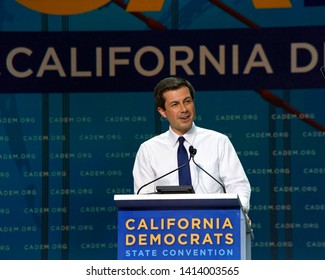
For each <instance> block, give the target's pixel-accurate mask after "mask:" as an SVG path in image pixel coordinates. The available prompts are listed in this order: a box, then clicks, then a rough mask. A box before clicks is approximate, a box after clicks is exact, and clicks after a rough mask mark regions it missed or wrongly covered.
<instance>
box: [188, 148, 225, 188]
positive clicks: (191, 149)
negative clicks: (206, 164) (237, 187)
mask: <svg viewBox="0 0 325 280" xmlns="http://www.w3.org/2000/svg"><path fill="white" fill-rule="evenodd" d="M189 152H190V159H191V158H192V159H193V162H194V164H195V165H196V166H197V167H198V168H200V169H201V170H202V171H204V172H205V173H206V174H208V175H209V176H210V177H211V178H212V179H213V180H214V181H216V182H217V183H218V184H219V185H220V186H221V187H222V190H223V192H224V193H226V188H225V186H224V185H223V184H221V183H220V182H219V181H218V180H217V179H216V178H214V177H213V176H212V175H211V174H210V173H208V172H207V171H205V170H204V169H203V168H202V167H201V166H200V165H199V164H197V163H196V162H195V160H194V156H195V155H196V152H197V150H196V149H194V147H193V146H190V148H189Z"/></svg>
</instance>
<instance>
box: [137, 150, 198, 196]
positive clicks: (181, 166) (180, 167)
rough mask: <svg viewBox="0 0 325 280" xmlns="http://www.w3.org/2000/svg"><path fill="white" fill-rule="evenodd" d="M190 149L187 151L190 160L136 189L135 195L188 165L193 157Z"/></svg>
mask: <svg viewBox="0 0 325 280" xmlns="http://www.w3.org/2000/svg"><path fill="white" fill-rule="evenodd" d="M191 147H192V146H191ZM191 147H190V149H189V151H190V158H189V159H188V161H187V162H185V163H184V164H182V165H180V166H178V167H177V168H176V169H174V170H172V171H169V172H168V173H166V174H164V175H162V176H160V177H158V178H156V179H154V180H152V181H150V182H149V183H146V184H144V185H143V186H141V187H140V188H139V189H138V191H137V194H139V193H140V191H141V190H142V189H143V188H144V187H146V186H148V185H150V184H152V183H154V182H156V181H158V180H160V179H162V178H164V177H166V176H167V175H169V174H171V173H173V172H175V171H177V170H179V169H182V168H183V167H184V166H186V165H188V164H189V163H190V161H191V159H192V158H193V155H192V153H191ZM192 148H193V147H192Z"/></svg>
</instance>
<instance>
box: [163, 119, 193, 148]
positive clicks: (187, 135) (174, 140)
mask: <svg viewBox="0 0 325 280" xmlns="http://www.w3.org/2000/svg"><path fill="white" fill-rule="evenodd" d="M195 133H196V126H195V124H194V123H193V124H192V128H191V129H190V130H189V131H188V132H186V133H185V134H184V135H183V137H184V138H185V141H186V142H188V143H189V144H190V145H193V141H194V137H195ZM168 134H169V139H170V142H171V144H172V145H173V146H175V145H178V138H179V135H178V134H176V133H175V132H174V131H173V130H172V129H171V127H170V126H169V131H168Z"/></svg>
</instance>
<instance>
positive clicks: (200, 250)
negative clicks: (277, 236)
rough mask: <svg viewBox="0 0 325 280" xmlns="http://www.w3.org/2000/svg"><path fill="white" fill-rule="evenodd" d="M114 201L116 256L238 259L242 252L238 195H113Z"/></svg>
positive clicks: (127, 257) (166, 258) (133, 257)
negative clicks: (116, 231)
mask: <svg viewBox="0 0 325 280" xmlns="http://www.w3.org/2000/svg"><path fill="white" fill-rule="evenodd" d="M213 198H214V199H213ZM115 200H116V203H117V206H118V259H120V260H139V259H150V260H152V259H157V260H171V259H175V260H177V259H182V260H184V259H191V260H193V259H200V260H202V259H209V260H212V259H214V260H238V259H242V258H243V257H245V255H246V253H245V254H243V252H242V250H243V249H245V248H244V247H245V246H243V244H242V241H243V236H242V235H243V234H244V236H246V232H245V231H244V232H243V229H242V226H243V223H242V219H243V217H242V213H241V208H240V204H239V202H238V198H237V196H233V195H231V196H229V195H228V196H227V197H225V196H221V197H220V196H218V199H217V198H216V197H214V195H208V196H205V195H195V194H186V195H184V194H181V195H170V194H169V195H162V194H159V195H117V196H116V197H115ZM244 243H245V242H244ZM245 245H246V243H245ZM245 258H246V257H245Z"/></svg>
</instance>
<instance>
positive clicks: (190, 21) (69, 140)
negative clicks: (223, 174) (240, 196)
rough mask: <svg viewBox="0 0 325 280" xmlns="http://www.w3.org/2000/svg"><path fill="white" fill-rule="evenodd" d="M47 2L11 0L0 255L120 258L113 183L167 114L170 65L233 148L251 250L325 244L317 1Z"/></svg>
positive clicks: (293, 254) (119, 188)
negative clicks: (162, 103) (160, 99)
mask: <svg viewBox="0 0 325 280" xmlns="http://www.w3.org/2000/svg"><path fill="white" fill-rule="evenodd" d="M52 2H53V1H48V3H47V4H44V5H40V4H38V1H23V0H20V1H10V0H4V1H2V2H1V3H0V15H1V16H0V38H1V40H0V166H1V169H0V259H3V260H4V259H26V260H27V259H33V260H38V259H53V260H56V259H74V260H79V259H93V260H98V259H99V260H101V259H116V258H117V246H118V244H117V209H116V207H115V204H114V200H113V199H114V195H115V194H131V193H133V179H132V168H133V162H134V159H135V154H136V152H137V149H138V147H139V146H140V144H141V143H142V142H143V141H145V140H147V139H149V138H151V137H153V136H154V135H156V134H159V133H161V132H163V131H165V130H166V129H168V124H167V122H166V121H164V120H162V119H160V117H159V116H158V114H157V112H156V109H155V105H154V98H153V93H152V92H153V87H154V86H155V84H156V83H157V82H158V81H159V80H160V79H162V78H164V77H167V76H181V77H184V78H186V79H188V80H189V81H190V82H191V83H192V84H193V86H194V87H195V88H196V100H195V101H196V110H197V119H196V124H197V125H198V126H202V127H206V128H210V129H214V130H217V131H220V132H222V133H224V134H226V135H227V136H228V137H229V138H230V140H231V141H232V143H233V144H234V146H235V148H236V150H237V153H238V155H239V157H240V159H241V161H242V164H243V166H244V168H245V170H246V173H247V176H248V178H249V180H250V182H251V186H252V197H251V210H250V213H249V216H250V218H251V219H252V227H253V230H254V240H253V242H252V258H253V259H324V257H325V253H324V252H325V250H324V248H325V240H324V234H325V224H324V213H325V201H324V197H325V189H324V182H323V181H324V178H325V164H324V157H325V148H324V147H325V146H324V145H323V142H324V138H325V111H324V109H323V104H324V102H325V92H324V90H325V78H324V76H323V73H322V71H321V68H322V67H323V66H324V65H325V27H324V24H325V21H324V17H323V15H324V12H325V6H324V4H323V2H322V1H316V0H314V1H313V0H310V1H307V0H305V1H299V3H293V1H284V0H283V1H276V3H273V2H272V1H257V0H255V1H245V3H243V2H244V1H205V2H204V3H202V2H201V1H185V0H184V1H182V0H178V1H177V0H176V1H175V0H174V1H173V0H169V1H167V0H165V1H151V4H148V3H145V2H146V1H140V0H138V1H108V0H106V1H103V0H102V1H92V3H91V4H89V5H88V4H84V3H78V1H72V2H71V3H70V4H69V5H68V4H65V2H64V1H54V2H55V3H52ZM61 2H62V3H61ZM80 2H82V1H80ZM198 2H201V3H198ZM52 4H53V5H52ZM54 4H55V5H54ZM143 183H146V182H143Z"/></svg>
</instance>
